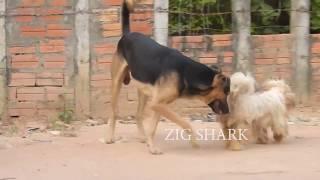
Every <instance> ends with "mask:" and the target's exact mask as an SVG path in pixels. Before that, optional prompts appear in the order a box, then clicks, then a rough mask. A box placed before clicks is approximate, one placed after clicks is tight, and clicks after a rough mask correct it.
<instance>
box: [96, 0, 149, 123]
mask: <svg viewBox="0 0 320 180" xmlns="http://www.w3.org/2000/svg"><path fill="white" fill-rule="evenodd" d="M121 2H122V1H119V0H114V1H111V0H104V1H100V3H99V4H95V5H94V6H93V7H92V8H93V11H94V12H98V13H97V15H94V18H93V21H92V22H91V23H92V24H91V26H92V27H94V28H97V29H99V30H92V31H96V33H91V72H92V76H91V106H92V108H91V110H92V115H93V116H94V117H97V118H105V117H108V116H109V113H110V85H111V77H110V67H111V58H112V55H113V53H114V52H115V49H116V45H117V43H118V40H119V39H120V35H121V18H120V16H121V15H120V5H121ZM152 3H153V1H152V0H143V1H140V3H139V4H138V5H137V6H136V8H135V13H133V14H132V15H131V31H136V32H141V33H144V34H146V35H150V36H151V35H152V33H153V29H152V27H153V4H152ZM136 94H137V93H136V89H135V88H134V85H133V84H132V83H131V84H130V85H129V86H123V88H122V89H121V93H120V98H119V99H120V103H119V105H120V106H121V107H120V108H121V109H123V110H122V111H121V112H122V114H123V115H129V114H132V113H134V110H133V108H132V107H133V106H132V103H134V107H135V105H136V103H135V101H134V100H136V96H137V95H136ZM134 109H135V108H134Z"/></svg>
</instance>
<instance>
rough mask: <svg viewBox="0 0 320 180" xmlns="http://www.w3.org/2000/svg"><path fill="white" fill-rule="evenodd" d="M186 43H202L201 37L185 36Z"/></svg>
mask: <svg viewBox="0 0 320 180" xmlns="http://www.w3.org/2000/svg"><path fill="white" fill-rule="evenodd" d="M185 39H186V42H188V43H201V42H203V37H202V36H185Z"/></svg>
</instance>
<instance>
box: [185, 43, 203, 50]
mask: <svg viewBox="0 0 320 180" xmlns="http://www.w3.org/2000/svg"><path fill="white" fill-rule="evenodd" d="M184 47H185V48H186V49H204V48H205V44H204V43H185V44H184Z"/></svg>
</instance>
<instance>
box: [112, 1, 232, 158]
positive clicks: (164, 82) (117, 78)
mask: <svg viewBox="0 0 320 180" xmlns="http://www.w3.org/2000/svg"><path fill="white" fill-rule="evenodd" d="M134 3H135V1H134V0H125V1H124V3H123V8H122V31H123V36H122V37H121V39H120V40H119V42H118V46H117V50H116V53H115V54H114V57H113V60H112V70H111V76H112V91H111V93H112V98H111V106H112V116H111V119H110V121H109V123H108V131H107V137H106V143H108V144H109V143H113V142H114V141H115V139H114V130H115V125H116V118H117V106H118V105H117V101H118V96H119V91H120V88H121V84H122V83H124V84H125V85H127V84H129V83H130V80H131V77H132V78H134V79H135V80H136V81H137V82H138V96H139V101H138V111H137V115H136V119H137V126H138V130H139V133H140V134H141V135H142V136H143V137H145V138H146V142H147V145H148V147H149V151H150V152H151V153H152V154H161V153H162V152H161V151H160V150H159V149H158V148H157V147H156V146H155V145H154V141H153V137H154V134H155V130H156V127H157V124H158V121H159V119H160V116H163V117H165V118H167V119H169V120H171V121H172V122H175V123H176V124H178V125H179V126H181V127H182V128H183V129H185V130H186V131H187V132H188V133H190V136H191V139H192V140H191V142H192V143H193V144H194V145H196V144H195V142H194V140H195V138H194V131H193V129H192V127H191V125H190V123H189V122H188V121H186V120H184V119H182V118H181V117H180V116H178V115H177V114H176V113H175V112H173V111H172V110H170V108H168V107H167V105H168V104H169V103H171V102H173V101H175V100H176V99H178V98H189V99H190V98H197V99H200V100H202V101H203V102H204V103H206V104H208V106H209V107H211V108H212V110H213V111H214V112H215V113H217V114H226V113H228V112H229V109H228V104H227V95H228V93H229V91H230V79H229V78H228V77H226V76H224V75H223V74H222V73H221V71H220V70H218V69H212V68H209V67H207V66H205V65H203V64H201V63H198V62H196V61H193V60H192V59H190V58H188V57H186V56H184V55H183V54H182V53H180V52H179V51H177V50H175V49H171V48H168V47H165V46H162V45H160V44H158V43H157V42H155V41H154V40H152V39H150V38H149V37H147V36H145V35H143V34H140V33H136V32H130V24H129V16H130V12H132V10H133V6H134ZM149 98H150V102H149V104H148V107H150V110H151V112H152V114H151V115H150V117H147V118H145V120H144V121H143V122H142V114H143V111H144V109H145V106H146V102H147V100H148V99H149Z"/></svg>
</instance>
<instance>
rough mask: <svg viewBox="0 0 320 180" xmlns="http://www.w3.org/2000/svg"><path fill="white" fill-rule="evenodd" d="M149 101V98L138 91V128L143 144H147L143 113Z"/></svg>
mask: <svg viewBox="0 0 320 180" xmlns="http://www.w3.org/2000/svg"><path fill="white" fill-rule="evenodd" d="M147 101H148V96H146V95H145V94H144V93H143V92H142V91H141V90H140V89H138V109H137V114H136V120H137V127H138V131H139V139H141V142H143V143H145V142H146V138H145V132H144V127H143V113H144V110H145V107H146V104H147Z"/></svg>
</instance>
